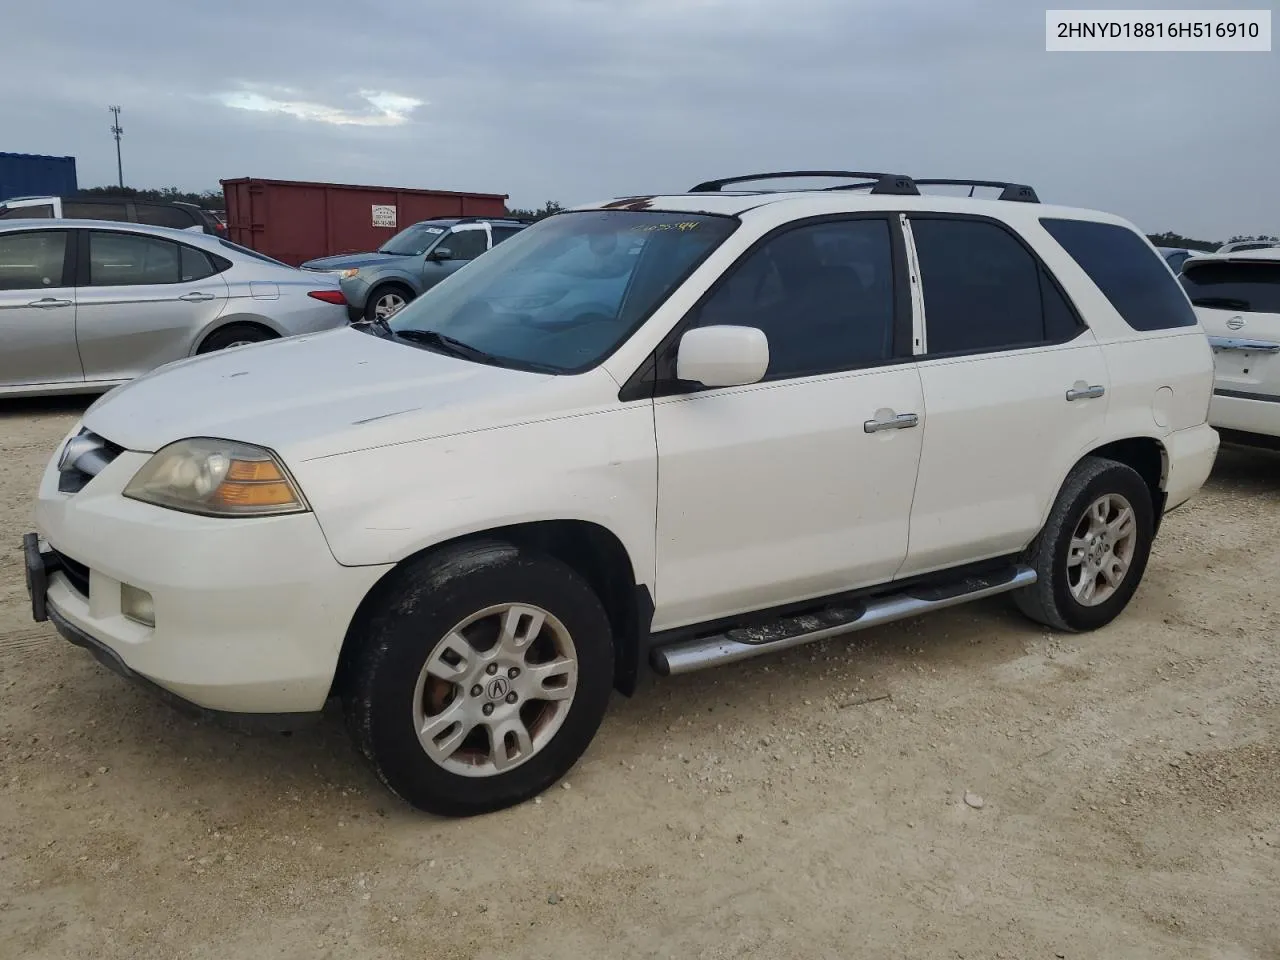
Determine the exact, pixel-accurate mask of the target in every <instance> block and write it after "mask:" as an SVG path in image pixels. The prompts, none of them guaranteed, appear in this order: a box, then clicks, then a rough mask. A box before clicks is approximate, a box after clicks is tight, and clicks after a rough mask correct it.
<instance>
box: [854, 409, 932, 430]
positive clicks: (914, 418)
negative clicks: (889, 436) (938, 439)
mask: <svg viewBox="0 0 1280 960" xmlns="http://www.w3.org/2000/svg"><path fill="white" fill-rule="evenodd" d="M919 423H920V417H919V416H918V415H917V414H914V413H899V414H898V415H897V416H894V417H890V418H888V419H887V420H868V421H866V422H865V423H863V425H862V430H863V432H864V433H879V432H880V431H881V430H906V429H908V428H909V427H914V426H918V425H919Z"/></svg>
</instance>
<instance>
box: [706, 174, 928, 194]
mask: <svg viewBox="0 0 1280 960" xmlns="http://www.w3.org/2000/svg"><path fill="white" fill-rule="evenodd" d="M802 177H822V178H838V179H841V180H864V181H869V182H867V183H860V184H857V185H856V186H857V187H871V192H872V193H879V194H886V193H887V194H896V195H899V196H918V195H919V193H920V191H919V190H917V189H916V185H915V184H914V183H913V182H912V181H911V178H910V177H908V176H905V175H904V174H900V173H862V172H857V171H849V170H786V171H781V172H778V173H753V174H751V175H750V176H745V177H725V178H723V179H721V180H707V181H705V182H704V183H700V184H698V185H697V186H695V187H694V188H693V189H692V190H690V191H689V192H690V193H719V192H720V191H721V190H722V189H724V188H725V187H728V186H732V185H733V184H735V183H752V182H754V181H756V180H795V179H799V178H802ZM836 189H853V187H844V188H836Z"/></svg>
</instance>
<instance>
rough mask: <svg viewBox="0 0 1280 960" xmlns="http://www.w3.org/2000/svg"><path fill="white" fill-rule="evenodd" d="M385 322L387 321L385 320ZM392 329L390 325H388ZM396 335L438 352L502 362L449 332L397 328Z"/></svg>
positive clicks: (499, 358) (477, 359) (466, 358)
mask: <svg viewBox="0 0 1280 960" xmlns="http://www.w3.org/2000/svg"><path fill="white" fill-rule="evenodd" d="M383 323H386V321H385V320H384V321H383ZM388 329H390V327H388ZM394 335H395V336H397V337H399V338H400V339H401V340H409V341H411V342H413V343H420V344H422V345H423V346H424V347H429V348H431V349H432V350H435V351H437V352H438V353H443V354H447V355H448V356H451V357H460V358H461V359H463V360H474V361H475V362H476V363H493V364H500V363H502V358H501V357H496V356H494V355H493V354H492V353H487V352H486V351H484V350H481V349H480V348H479V347H473V346H471V344H469V343H463V342H462V341H461V340H455V339H454V338H453V337H451V336H449V335H448V334H444V333H439V332H438V331H436V330H414V329H412V328H410V329H408V330H396V331H394Z"/></svg>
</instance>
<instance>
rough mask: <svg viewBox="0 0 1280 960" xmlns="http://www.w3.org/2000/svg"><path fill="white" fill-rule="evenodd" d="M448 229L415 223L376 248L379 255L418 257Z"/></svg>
mask: <svg viewBox="0 0 1280 960" xmlns="http://www.w3.org/2000/svg"><path fill="white" fill-rule="evenodd" d="M447 229H449V228H448V227H441V226H437V225H435V224H431V223H415V224H414V225H413V226H411V227H405V228H404V229H403V230H401V231H400V232H399V233H397V234H396V235H395V236H394V237H392V238H391V239H390V240H388V241H387V242H386V243H384V244H383V245H382V246H380V247H379V248H378V252H379V253H391V254H395V255H396V256H398V257H420V256H422V255H423V254H425V253H426V252H427V251H428V250H429V249H431V245H432V244H433V243H435V242H436V241H437V240H439V239H440V237H441V236H443V234H444V232H445V231H446V230H447Z"/></svg>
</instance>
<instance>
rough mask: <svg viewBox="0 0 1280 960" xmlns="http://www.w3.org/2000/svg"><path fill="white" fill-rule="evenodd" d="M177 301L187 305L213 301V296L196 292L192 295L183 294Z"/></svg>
mask: <svg viewBox="0 0 1280 960" xmlns="http://www.w3.org/2000/svg"><path fill="white" fill-rule="evenodd" d="M178 299H179V300H185V301H187V303H203V302H204V301H206V300H213V299H214V296H213V294H212V293H201V292H200V291H198V290H197V291H195V292H194V293H184V294H183V295H182V296H180V297H179V298H178Z"/></svg>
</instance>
